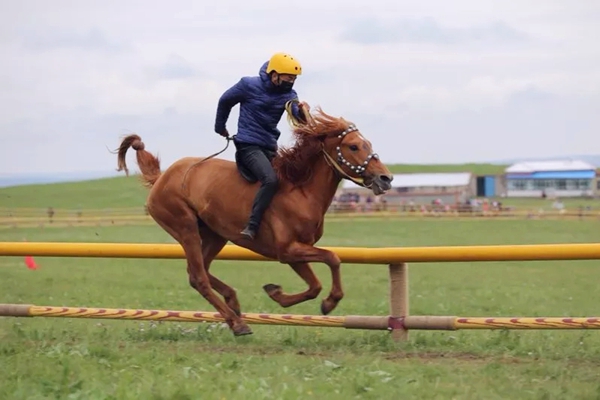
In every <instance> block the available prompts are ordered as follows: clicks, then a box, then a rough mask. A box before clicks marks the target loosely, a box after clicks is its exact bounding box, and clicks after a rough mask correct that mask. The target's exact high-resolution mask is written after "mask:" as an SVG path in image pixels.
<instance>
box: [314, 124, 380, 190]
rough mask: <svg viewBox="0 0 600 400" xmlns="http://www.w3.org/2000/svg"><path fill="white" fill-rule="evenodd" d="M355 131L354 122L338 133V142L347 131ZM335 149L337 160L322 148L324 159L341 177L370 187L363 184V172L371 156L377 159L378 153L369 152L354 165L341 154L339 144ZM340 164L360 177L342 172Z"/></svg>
mask: <svg viewBox="0 0 600 400" xmlns="http://www.w3.org/2000/svg"><path fill="white" fill-rule="evenodd" d="M356 131H358V128H357V127H356V126H355V125H354V124H352V125H350V126H349V127H348V128H347V129H346V130H344V131H343V132H342V133H340V134H339V135H338V138H340V139H341V141H340V144H341V142H342V141H344V138H345V137H346V135H348V134H349V133H352V132H356ZM336 150H337V161H336V160H334V159H333V157H331V156H330V155H329V154H328V153H327V152H326V151H325V150H323V153H324V154H325V159H326V160H327V161H328V163H329V165H331V166H332V167H333V168H334V169H335V170H336V171H338V172H339V173H340V175H342V177H344V178H346V179H348V180H351V181H352V182H354V183H356V184H357V185H359V186H362V187H366V188H368V187H370V186H371V185H369V186H367V185H365V182H364V173H365V171H366V169H367V165H368V164H369V161H371V160H372V159H373V158H374V159H378V158H379V155H378V154H377V153H370V154H369V155H368V156H367V159H366V160H365V161H364V162H363V163H362V164H360V165H354V164H352V163H351V162H350V161H348V160H346V158H345V157H344V155H343V154H342V149H341V147H340V146H337V147H336ZM340 165H346V166H347V167H348V168H350V170H351V171H352V172H354V173H356V174H357V175H358V176H360V178H355V177H353V176H350V175H348V174H347V173H346V172H344V170H343V169H342V167H341V166H340Z"/></svg>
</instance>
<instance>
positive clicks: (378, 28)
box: [341, 18, 529, 45]
mask: <svg viewBox="0 0 600 400" xmlns="http://www.w3.org/2000/svg"><path fill="white" fill-rule="evenodd" d="M528 38H529V37H528V35H527V34H526V33H524V32H521V31H519V30H517V29H514V28H512V27H510V26H508V25H507V24H506V23H504V22H500V21H498V22H494V23H491V24H489V25H483V26H472V27H467V28H451V27H444V26H442V25H441V24H440V23H439V22H437V21H436V20H435V19H433V18H421V19H398V20H393V21H385V20H380V19H373V18H370V19H363V20H360V21H357V22H355V23H354V24H352V25H351V26H350V27H349V28H348V29H346V30H345V31H344V32H343V33H342V34H341V39H342V40H345V41H350V42H353V43H359V44H365V45H370V44H379V43H429V44H440V45H452V44H461V43H486V44H493V43H521V42H523V41H525V40H527V39H528Z"/></svg>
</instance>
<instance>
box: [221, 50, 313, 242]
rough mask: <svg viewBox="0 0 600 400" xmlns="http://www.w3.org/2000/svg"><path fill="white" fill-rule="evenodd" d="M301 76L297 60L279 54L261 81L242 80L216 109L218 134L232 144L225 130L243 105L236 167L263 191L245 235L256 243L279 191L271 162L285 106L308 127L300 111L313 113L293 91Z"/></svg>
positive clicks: (257, 78)
mask: <svg viewBox="0 0 600 400" xmlns="http://www.w3.org/2000/svg"><path fill="white" fill-rule="evenodd" d="M300 74H302V67H301V65H300V63H299V62H298V60H296V59H295V58H294V57H292V56H291V55H289V54H285V53H276V54H274V55H273V56H272V57H271V59H270V60H269V61H266V62H265V63H264V64H263V65H262V67H261V68H260V71H259V74H258V76H252V77H243V78H241V79H240V80H239V81H238V82H237V83H236V84H235V85H233V86H232V87H231V88H229V89H228V90H227V91H225V93H223V95H222V96H221V98H220V99H219V104H218V107H217V115H216V119H215V132H217V133H218V134H220V135H222V136H224V137H226V138H228V137H229V132H228V131H227V128H226V127H225V124H226V122H227V118H228V117H229V113H230V112H231V109H232V108H233V107H234V106H235V105H236V104H237V103H240V114H239V118H238V127H237V128H238V131H237V134H236V135H235V136H234V144H235V147H236V155H235V159H236V163H237V165H238V167H240V166H242V167H245V168H246V169H247V170H249V171H250V172H251V173H252V174H253V175H254V177H255V178H256V179H257V180H258V181H260V188H259V190H258V193H257V194H256V197H255V198H254V202H253V205H252V213H251V215H250V219H249V220H248V223H247V225H246V227H245V228H244V229H243V230H242V232H241V234H242V235H245V236H246V237H248V238H250V239H254V237H255V235H256V233H257V232H258V228H259V226H260V222H261V219H262V216H263V213H264V212H265V210H266V208H267V207H268V206H269V204H270V203H271V200H272V199H273V196H274V195H275V193H276V192H277V188H278V185H279V182H278V179H277V175H276V173H275V171H274V169H273V167H272V165H271V161H272V160H273V158H274V157H275V155H276V152H277V140H278V139H279V136H280V135H281V132H280V131H279V129H277V124H278V123H279V121H280V120H281V116H282V115H283V112H284V110H285V109H286V104H287V103H288V102H291V103H290V104H291V113H292V116H293V117H294V118H296V119H297V120H300V121H302V122H305V120H304V116H303V115H302V112H301V111H305V112H308V111H309V107H308V105H307V104H306V103H304V102H299V101H298V95H297V94H296V91H295V90H294V89H293V86H294V82H295V81H296V77H297V76H298V75H300Z"/></svg>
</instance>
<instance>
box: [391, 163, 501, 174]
mask: <svg viewBox="0 0 600 400" xmlns="http://www.w3.org/2000/svg"><path fill="white" fill-rule="evenodd" d="M388 167H389V169H390V171H392V172H393V173H395V174H401V173H404V174H407V173H417V172H418V173H431V172H471V173H473V174H474V175H501V174H504V170H505V169H506V168H507V167H508V165H497V164H473V163H469V164H391V165H388Z"/></svg>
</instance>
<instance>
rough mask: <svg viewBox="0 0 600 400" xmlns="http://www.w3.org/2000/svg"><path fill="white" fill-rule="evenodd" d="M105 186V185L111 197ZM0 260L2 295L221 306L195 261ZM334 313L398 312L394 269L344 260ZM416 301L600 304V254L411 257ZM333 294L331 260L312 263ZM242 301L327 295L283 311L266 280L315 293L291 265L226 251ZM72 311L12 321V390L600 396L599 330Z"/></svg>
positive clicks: (547, 234) (367, 232)
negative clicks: (185, 319)
mask: <svg viewBox="0 0 600 400" xmlns="http://www.w3.org/2000/svg"><path fill="white" fill-rule="evenodd" d="M100 197H101V196H100ZM23 239H27V240H29V241H78V242H172V240H171V239H170V238H169V237H168V236H167V235H166V234H165V233H164V232H163V231H161V230H160V229H158V228H157V227H155V226H151V227H148V226H145V227H88V228H65V229H62V228H55V229H46V230H38V229H15V230H7V231H0V240H3V241H13V240H16V241H20V240H23ZM599 240H600V231H598V229H597V223H596V222H594V221H485V220H473V221H459V222H455V221H445V220H442V221H388V222H382V221H381V220H378V221H360V222H358V221H353V222H352V221H345V222H344V221H335V222H330V223H329V224H328V225H327V226H326V232H325V237H324V239H323V240H322V242H321V243H320V244H322V245H331V246H334V245H335V246H425V245H462V244H523V243H572V242H598V241H599ZM37 261H38V263H39V264H40V266H41V267H40V269H39V270H35V271H32V270H28V269H27V268H26V267H25V265H24V263H23V260H22V259H21V258H0V276H1V279H0V293H1V295H0V301H1V302H2V303H33V304H37V305H57V306H61V305H66V306H92V307H93V306H102V307H129V308H160V309H176V310H177V309H178V310H211V307H210V306H209V305H208V304H207V302H206V301H205V300H204V299H203V298H201V297H200V296H199V295H198V294H197V293H196V292H195V291H194V290H193V289H191V288H190V287H189V286H188V283H187V275H186V272H185V264H184V262H183V260H167V261H165V260H116V259H113V260H102V259H69V258H37ZM342 268H343V283H344V289H345V293H346V297H345V298H344V299H343V300H342V302H341V303H340V306H339V307H338V309H336V311H335V312H334V314H336V315H349V314H366V315H369V314H370V315H387V313H388V312H389V310H388V307H389V305H388V304H389V303H388V299H387V291H388V285H389V283H388V276H387V269H386V268H384V267H382V266H371V265H344V266H343V267H342ZM410 268H411V269H410V289H411V292H410V305H411V313H412V314H422V315H427V314H429V315H459V316H595V315H598V314H600V312H598V303H599V300H600V294H598V293H597V282H598V281H599V279H600V269H598V262H597V261H575V262H568V261H560V262H512V263H508V262H506V263H503V262H497V263H452V264H412V266H411V267H410ZM315 270H316V272H317V273H318V276H319V277H320V278H321V280H322V282H323V286H324V291H323V293H322V295H321V296H320V298H322V297H323V296H324V295H326V293H327V291H328V289H329V287H330V278H329V272H328V270H327V268H326V267H324V266H323V265H319V264H317V265H315ZM213 271H214V272H215V274H216V275H217V276H218V277H220V278H221V279H223V280H225V281H226V282H228V283H230V284H232V285H233V286H234V287H235V288H236V289H237V291H238V295H239V297H240V301H241V303H242V309H243V311H248V312H270V313H285V312H293V313H298V314H314V313H318V309H319V304H320V298H319V299H317V300H315V301H312V302H307V303H304V304H301V305H298V306H296V307H293V308H291V309H287V310H283V309H281V308H279V306H278V305H277V304H275V303H274V302H273V301H271V300H270V299H269V298H268V297H267V296H266V294H264V292H262V289H261V286H262V285H263V284H266V283H271V282H272V283H279V284H282V285H283V287H284V289H286V290H288V291H298V290H303V289H304V286H303V284H302V282H301V280H300V279H299V278H298V277H297V276H295V274H294V273H293V272H292V271H291V269H290V268H289V267H288V266H285V265H280V264H277V263H269V262H229V261H216V262H215V263H214V264H213ZM253 330H254V335H252V336H249V337H242V338H234V337H233V336H232V335H231V333H230V332H229V331H228V330H227V329H222V328H220V326H219V325H211V324H190V323H187V324H186V323H159V324H156V323H150V322H139V321H138V322H136V321H108V320H107V321H99V320H75V319H43V318H28V319H26V318H23V319H9V318H2V319H0V376H2V378H1V381H0V382H1V384H0V398H3V399H4V398H6V399H47V398H60V399H141V398H143V399H232V398H236V399H268V398H273V399H299V398H302V399H304V398H315V399H325V398H327V399H348V398H361V399H397V398H457V399H458V398H460V399H482V398H485V399H500V398H503V399H504V398H519V399H521V398H531V399H534V398H535V399H540V398H542V399H553V398H560V399H569V398H577V399H584V398H598V396H600V369H599V366H600V332H597V331H546V332H543V331H456V332H423V331H412V332H411V333H410V335H411V338H410V341H409V342H407V343H394V342H392V341H391V339H390V338H389V334H388V333H386V332H380V331H372V332H369V331H352V330H342V329H335V328H318V329H315V328H291V327H270V326H256V325H255V326H253Z"/></svg>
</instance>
